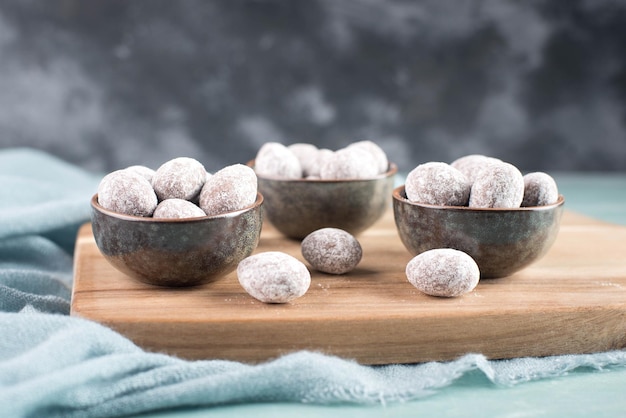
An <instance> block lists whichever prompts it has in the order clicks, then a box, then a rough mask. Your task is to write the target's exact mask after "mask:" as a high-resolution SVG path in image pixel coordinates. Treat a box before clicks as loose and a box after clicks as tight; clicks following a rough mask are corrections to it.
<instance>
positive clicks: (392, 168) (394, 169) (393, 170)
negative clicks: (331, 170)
mask: <svg viewBox="0 0 626 418" xmlns="http://www.w3.org/2000/svg"><path fill="white" fill-rule="evenodd" d="M254 162H255V159H252V160H250V161H248V162H247V163H246V165H247V166H248V167H250V168H252V169H253V170H254ZM254 173H255V174H256V176H257V178H259V179H262V180H271V181H280V182H284V183H302V184H309V183H318V184H326V183H356V182H367V181H373V180H383V179H386V178H389V177H393V176H395V175H396V174H397V173H398V166H397V165H396V164H395V163H392V162H389V165H388V166H387V171H385V172H384V173H381V174H377V175H376V176H374V177H368V178H362V179H360V178H350V179H306V178H300V179H286V178H283V177H275V176H264V175H259V174H258V173H257V172H256V171H255V172H254Z"/></svg>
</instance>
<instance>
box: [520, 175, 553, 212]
mask: <svg viewBox="0 0 626 418" xmlns="http://www.w3.org/2000/svg"><path fill="white" fill-rule="evenodd" d="M558 199H559V189H558V187H557V185H556V181H554V179H553V178H552V176H550V175H549V174H547V173H544V172H541V171H536V172H534V173H528V174H526V175H525V176H524V199H523V200H522V206H524V207H529V206H544V205H551V204H552V203H556V201H557V200H558Z"/></svg>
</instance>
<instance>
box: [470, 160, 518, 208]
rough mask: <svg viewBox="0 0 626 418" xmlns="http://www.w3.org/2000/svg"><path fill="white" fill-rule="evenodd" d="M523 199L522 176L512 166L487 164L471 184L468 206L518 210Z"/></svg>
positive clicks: (507, 164) (503, 163)
mask: <svg viewBox="0 0 626 418" xmlns="http://www.w3.org/2000/svg"><path fill="white" fill-rule="evenodd" d="M523 199H524V176H523V175H522V173H521V172H520V171H519V170H518V169H517V167H515V166H514V165H512V164H509V163H506V162H499V163H493V164H487V165H485V166H484V167H483V169H482V170H480V172H479V173H478V175H477V176H476V179H475V180H474V183H473V184H472V191H471V193H470V199H469V206H470V207H474V208H518V207H520V205H521V204H522V200H523Z"/></svg>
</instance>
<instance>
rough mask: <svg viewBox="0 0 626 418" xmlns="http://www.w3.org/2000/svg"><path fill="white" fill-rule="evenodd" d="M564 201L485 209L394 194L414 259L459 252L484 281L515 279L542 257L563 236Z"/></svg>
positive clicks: (401, 190) (402, 232)
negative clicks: (446, 250)
mask: <svg viewBox="0 0 626 418" xmlns="http://www.w3.org/2000/svg"><path fill="white" fill-rule="evenodd" d="M564 202H565V200H564V198H563V196H559V200H558V201H557V202H556V203H554V204H552V205H547V206H536V207H523V208H515V209H480V208H469V207H463V206H435V205H426V204H420V203H415V202H411V201H409V200H408V199H407V197H406V193H405V191H404V186H400V187H397V188H396V189H394V191H393V212H394V218H395V222H396V227H397V229H398V235H399V236H400V239H401V240H402V243H403V244H404V246H405V247H406V248H407V249H408V250H409V252H410V253H411V254H413V255H417V254H420V253H422V252H424V251H427V250H431V249H434V248H454V249H457V250H461V251H464V252H466V253H467V254H469V255H470V256H472V258H474V260H475V261H476V263H477V264H478V267H479V268H480V275H481V277H482V278H497V277H505V276H509V275H511V274H513V273H515V272H516V271H519V270H521V269H523V268H524V267H526V266H528V265H529V264H531V263H533V262H534V261H536V260H538V259H539V258H541V257H542V256H543V255H545V253H546V252H547V251H548V250H549V249H550V247H551V246H552V244H553V243H554V240H555V239H556V236H557V234H558V232H559V226H560V222H561V215H562V213H563V204H564Z"/></svg>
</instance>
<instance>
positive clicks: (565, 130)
mask: <svg viewBox="0 0 626 418" xmlns="http://www.w3.org/2000/svg"><path fill="white" fill-rule="evenodd" d="M361 139H371V140H373V141H375V142H377V143H378V144H379V145H381V146H382V147H383V149H385V151H386V152H387V153H388V155H389V157H390V159H391V160H393V161H395V162H397V163H398V165H399V166H400V169H401V170H403V171H408V170H410V169H412V168H413V167H414V166H416V165H417V164H419V163H422V162H425V161H447V162H450V161H451V160H452V159H454V158H456V157H459V156H461V155H465V154H470V153H483V154H487V155H492V156H496V157H500V158H503V159H505V160H507V161H509V162H512V163H514V164H516V165H518V167H520V168H521V169H523V170H525V171H526V170H546V171H556V170H559V171H563V170H578V171H591V170H595V171H626V2H625V1H609V0H586V1H582V0H574V1H543V0H536V1H532V0H531V1H505V0H485V1H479V0H474V1H461V0H454V1H452V0H451V1H445V0H444V1H437V0H430V1H409V0H393V1H382V0H311V1H278V0H276V1H273V0H230V1H221V2H218V1H185V0H183V1H144V0H134V1H133V0H102V1H88V0H64V1H61V0H49V1H45V0H41V1H33V0H2V2H1V3H0V147H14V146H30V147H36V148H39V149H42V150H45V151H48V152H51V153H53V154H55V155H57V156H60V157H62V158H64V159H66V160H67V161H70V162H73V163H76V164H78V165H81V166H83V167H85V168H87V169H89V170H96V171H110V170H113V169H116V168H121V167H124V166H127V165H132V164H145V165H148V166H151V167H153V168H156V167H158V166H159V165H160V164H161V163H163V162H164V161H166V160H167V159H169V158H173V157H177V156H191V157H194V158H197V159H199V160H200V161H201V162H203V163H204V164H205V166H206V167H207V169H208V170H209V171H215V170H217V169H219V168H221V167H222V166H225V165H227V164H232V163H236V162H245V161H247V160H248V159H250V158H253V157H254V155H255V153H256V151H257V150H258V148H259V147H260V146H261V145H262V144H263V143H264V142H267V141H280V142H283V143H285V144H289V143H293V142H310V143H314V144H316V145H318V146H320V147H328V148H332V149H337V148H339V147H342V146H344V145H346V144H348V143H350V142H353V141H356V140H361Z"/></svg>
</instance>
